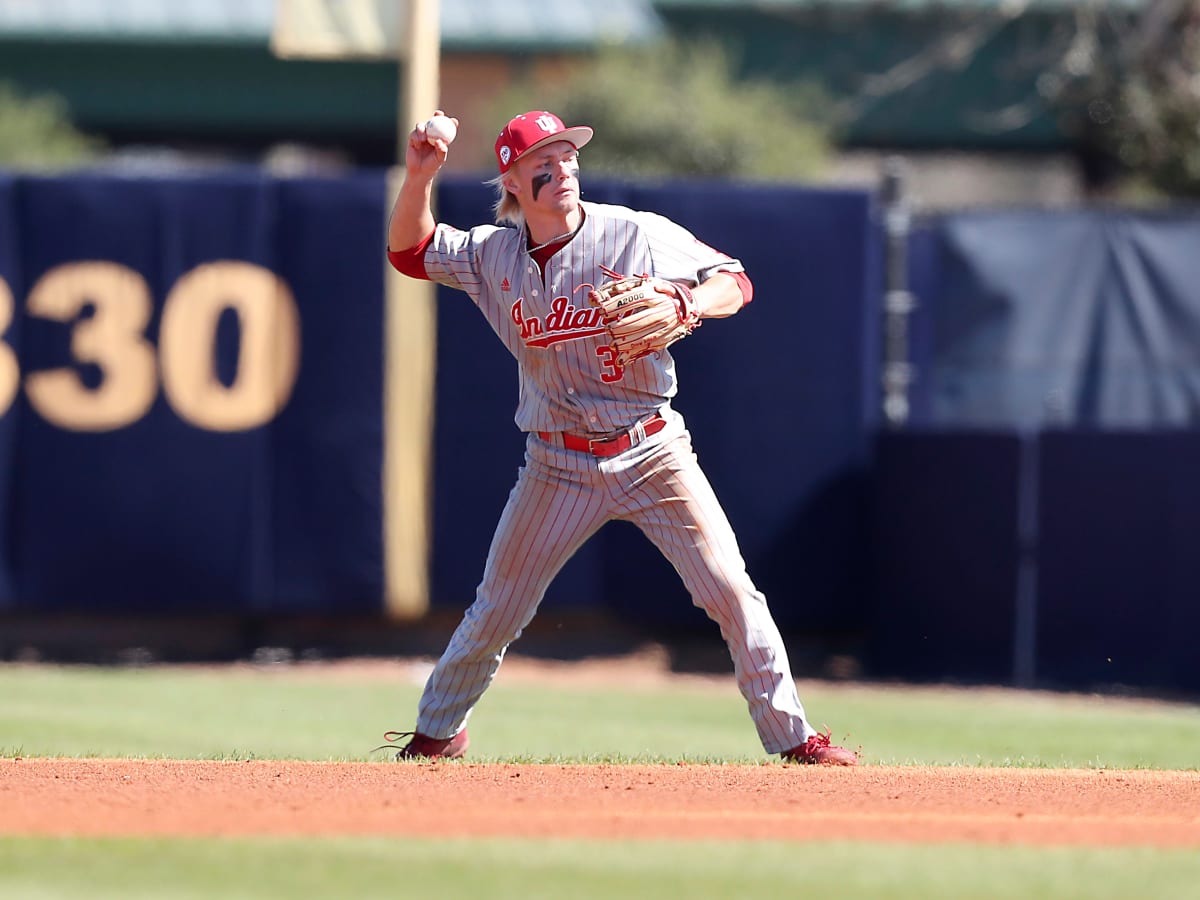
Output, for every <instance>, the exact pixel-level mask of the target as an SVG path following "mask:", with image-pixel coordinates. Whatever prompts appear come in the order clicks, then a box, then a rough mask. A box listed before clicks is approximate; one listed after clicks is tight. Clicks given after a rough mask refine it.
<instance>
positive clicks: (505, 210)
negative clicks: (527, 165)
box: [484, 175, 525, 228]
mask: <svg viewBox="0 0 1200 900" xmlns="http://www.w3.org/2000/svg"><path fill="white" fill-rule="evenodd" d="M507 177H508V176H507V175H497V176H496V177H495V178H490V179H488V180H487V181H486V182H484V183H485V184H490V185H491V186H492V187H494V188H495V189H496V202H495V204H493V206H492V210H493V212H494V213H495V215H496V224H497V225H505V224H511V225H516V226H517V227H518V228H520V227H522V226H523V225H524V224H525V214H524V213H523V212H521V204H520V203H518V202H517V196H516V194H514V193H513V192H512V191H510V190H509V189H508V188H507V187H505V186H504V179H505V178H507Z"/></svg>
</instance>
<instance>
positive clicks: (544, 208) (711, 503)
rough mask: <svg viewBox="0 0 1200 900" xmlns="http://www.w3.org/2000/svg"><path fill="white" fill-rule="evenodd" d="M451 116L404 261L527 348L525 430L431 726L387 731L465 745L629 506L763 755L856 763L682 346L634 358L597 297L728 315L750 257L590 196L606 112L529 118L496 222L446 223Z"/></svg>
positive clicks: (424, 702)
mask: <svg viewBox="0 0 1200 900" xmlns="http://www.w3.org/2000/svg"><path fill="white" fill-rule="evenodd" d="M440 115H442V114H441V113H440V111H439V112H438V113H436V114H435V116H440ZM451 121H452V122H453V126H455V127H454V128H450V127H448V125H449V123H436V124H435V126H434V127H432V128H430V129H428V131H429V132H430V133H429V134H427V127H426V126H427V124H428V123H425V124H418V125H417V126H416V127H415V128H414V129H413V131H412V133H411V134H410V135H409V139H408V146H407V149H406V153H405V167H406V171H405V180H404V183H403V185H402V187H401V189H400V191H399V194H398V196H397V198H396V201H395V206H394V208H393V210H392V214H391V219H390V223H389V228H388V259H389V260H390V262H391V264H392V265H393V266H395V267H396V269H398V270H399V271H400V272H402V273H404V274H405V275H408V276H411V277H413V278H423V279H430V280H433V281H435V282H437V283H439V284H444V285H448V286H449V287H452V288H457V289H458V290H461V291H465V292H466V293H467V295H468V296H470V298H471V300H472V301H474V303H475V304H476V305H477V306H478V307H479V309H480V311H481V312H482V313H483V315H484V316H485V317H486V318H487V321H488V323H489V324H490V325H491V327H492V329H493V330H494V331H495V332H496V334H497V335H498V336H499V338H500V340H501V341H503V342H504V345H505V346H506V347H507V348H508V350H509V352H511V353H512V355H513V356H514V357H515V358H516V361H517V367H518V371H519V375H520V392H519V399H518V402H517V410H516V424H517V427H518V428H519V429H520V430H521V431H523V432H525V433H526V434H527V435H528V437H527V440H526V449H525V465H524V466H523V467H522V468H521V470H520V472H519V474H518V477H517V482H516V485H515V486H514V487H513V489H512V492H511V494H510V495H509V498H508V502H507V505H506V506H505V508H504V511H503V513H502V514H501V517H500V522H499V525H498V527H497V528H496V532H495V536H494V537H493V539H492V544H491V549H490V550H489V552H488V557H487V562H486V564H485V566H484V571H483V578H482V580H481V582H480V583H479V587H478V589H477V591H476V596H475V602H474V603H473V604H472V605H471V606H470V608H469V609H468V610H467V611H466V614H465V615H464V617H463V619H462V622H461V624H460V625H459V626H458V628H457V630H456V631H455V632H454V635H453V637H452V638H451V639H450V642H449V645H448V646H447V648H446V651H445V653H444V654H443V655H442V657H441V659H439V660H438V662H437V665H436V666H435V667H434V670H433V672H432V674H431V675H430V677H429V680H428V682H427V683H426V685H425V689H424V692H423V694H422V697H421V700H420V703H419V706H418V712H417V720H416V726H415V731H411V732H389V733H388V735H387V739H388V740H391V741H395V740H399V739H401V738H408V739H409V740H408V742H407V744H405V745H404V746H403V748H402V749H401V750H400V751H399V752H398V753H397V758H398V759H405V758H416V757H448V758H456V757H461V756H462V755H463V754H464V753H465V752H466V750H467V743H468V738H467V720H468V718H469V716H470V714H471V710H472V709H473V708H474V707H475V705H476V703H477V702H478V701H479V699H480V697H481V696H482V695H483V693H484V691H485V690H487V688H488V686H489V685H490V684H491V682H492V679H493V678H494V677H495V676H496V672H497V670H498V669H499V667H500V663H501V661H502V660H503V658H504V654H505V652H506V650H507V648H508V646H509V645H510V644H511V643H512V642H513V641H514V640H516V639H517V638H518V637H519V636H520V635H521V632H522V631H523V630H524V628H525V627H526V626H527V625H528V624H529V622H530V621H531V620H532V619H533V616H534V614H535V612H536V611H537V608H538V605H539V604H540V603H541V600H542V597H543V596H544V595H545V592H546V589H547V587H548V586H549V585H550V582H551V580H552V579H553V578H554V576H555V575H556V574H557V573H558V571H559V570H560V569H561V568H562V566H563V565H564V564H565V563H566V562H567V560H568V559H569V558H570V557H571V556H572V554H574V553H575V551H576V550H577V549H578V548H579V547H580V546H581V545H582V544H583V543H584V542H585V541H586V540H587V539H588V538H589V537H591V536H592V535H593V534H595V532H596V531H597V530H598V529H599V528H600V527H601V526H602V525H603V524H604V523H605V522H608V521H610V520H612V519H623V520H626V521H629V522H633V523H634V524H636V525H637V526H638V527H639V528H640V529H641V531H642V532H643V533H644V534H645V535H646V536H647V537H648V538H649V539H650V540H651V541H652V542H653V543H654V544H655V546H656V547H657V548H658V549H659V550H660V551H661V552H662V553H663V555H664V556H666V558H667V559H668V560H669V561H670V562H671V563H672V564H673V565H674V567H675V569H676V570H677V571H678V572H679V574H680V577H682V579H683V581H684V583H685V585H686V587H687V589H688V591H689V592H690V593H691V596H692V600H693V602H694V603H695V604H696V605H697V606H699V607H700V608H701V609H703V610H704V612H705V613H707V614H708V616H709V617H710V618H711V619H713V620H714V621H715V622H716V623H717V624H718V625H719V626H720V629H721V634H722V636H723V637H724V638H725V641H726V643H727V644H728V646H729V652H730V654H731V656H732V658H733V664H734V672H735V676H736V679H737V684H738V688H739V689H740V690H741V693H742V696H743V697H745V698H746V702H747V704H748V705H749V711H750V716H751V718H752V719H753V721H754V725H755V728H756V729H757V731H758V736H759V738H760V740H761V741H762V745H763V748H764V749H765V750H766V752H767V753H769V754H779V755H780V756H781V757H782V758H783V759H784V760H785V761H791V762H803V763H819V764H832V765H855V764H856V763H857V757H856V755H855V754H854V753H853V752H852V751H850V750H848V749H846V748H843V747H838V746H834V745H831V744H830V741H829V734H828V731H826V733H824V734H821V733H819V732H817V731H816V729H814V728H813V727H812V725H810V724H809V721H808V719H807V717H806V716H805V712H804V708H803V707H802V706H801V703H800V699H799V697H798V696H797V693H796V686H795V682H794V680H793V677H792V674H791V670H790V666H789V663H788V659H787V653H786V650H785V647H784V644H783V641H782V639H781V637H780V634H779V630H778V628H777V627H776V625H775V622H774V620H773V618H772V617H771V613H770V611H769V610H768V608H767V603H766V599H765V598H764V596H763V595H762V594H761V593H760V592H759V591H758V590H756V589H755V586H754V584H753V582H752V581H751V580H750V576H749V575H748V574H747V572H746V565H745V562H744V561H743V560H742V556H741V552H740V550H739V549H738V543H737V539H736V537H735V536H734V532H733V530H732V528H731V527H730V524H729V522H728V520H727V518H726V516H725V513H724V511H723V510H722V508H721V505H720V503H719V502H718V501H717V498H716V496H715V495H714V493H713V490H712V488H711V487H710V485H709V482H708V479H707V478H706V477H705V475H704V473H703V472H702V471H701V468H700V465H699V463H698V462H697V460H696V456H695V453H694V452H693V450H692V441H691V436H690V434H689V433H688V431H687V428H686V426H685V424H684V421H683V418H682V417H681V415H680V414H679V413H678V412H676V411H675V410H674V409H673V408H672V406H671V399H672V398H673V397H674V396H675V393H676V379H675V363H674V360H673V359H672V357H671V355H670V352H669V351H668V350H667V349H665V347H664V348H662V349H659V350H656V351H655V352H648V353H644V354H643V355H640V356H638V357H637V358H635V359H632V361H630V360H628V358H627V356H626V355H623V354H621V353H619V352H618V350H617V349H616V348H614V347H613V346H612V345H611V343H610V341H611V335H610V332H609V330H608V328H606V320H605V317H604V316H603V315H602V313H601V311H600V310H599V309H597V308H594V307H592V306H590V305H589V303H588V300H587V297H588V294H589V292H590V291H592V290H593V289H594V288H595V287H596V286H597V285H601V284H602V283H604V282H605V281H606V280H609V279H611V278H612V276H613V275H615V274H619V273H644V274H647V275H650V276H653V279H654V280H653V282H652V286H653V291H652V294H653V296H654V297H656V298H658V299H662V297H667V298H668V300H667V301H666V302H669V303H672V304H678V305H679V308H680V309H682V308H683V306H684V303H685V300H686V303H687V304H688V309H689V310H691V311H692V312H693V313H694V315H695V317H696V319H697V321H698V320H702V319H712V318H723V317H726V316H731V315H733V314H734V313H736V312H738V310H740V309H741V308H742V307H743V306H744V305H745V304H746V303H748V302H749V301H750V299H751V296H752V292H753V288H752V286H751V283H750V280H749V278H748V277H747V275H746V273H745V272H744V271H743V268H742V265H741V263H739V262H738V261H737V260H736V259H733V258H732V257H730V256H727V255H726V254H724V253H721V252H719V251H717V250H714V249H713V248H711V247H708V246H706V245H705V244H704V243H702V242H701V241H699V240H697V239H696V238H695V237H693V235H692V234H690V233H689V232H688V231H687V230H685V229H684V228H682V227H681V226H679V225H677V224H675V223H674V222H672V221H670V220H668V219H666V218H664V217H662V216H659V215H656V214H653V213H648V212H639V211H635V210H632V209H627V208H625V207H620V206H611V205H601V204H597V203H591V202H587V201H583V200H581V199H580V185H579V151H580V149H581V148H583V147H584V146H585V145H586V144H587V143H588V141H590V140H591V138H592V134H593V132H592V129H591V128H589V127H587V126H582V125H579V126H574V127H570V128H568V127H566V126H565V125H564V124H563V122H562V120H561V119H559V118H558V117H557V116H555V115H553V114H551V113H549V112H546V111H533V112H528V113H525V114H524V115H519V116H516V117H515V118H514V119H512V120H511V121H510V122H509V123H508V125H507V126H505V128H504V130H503V131H501V132H500V135H499V137H498V138H497V139H496V144H495V151H496V162H497V165H498V167H499V174H498V176H497V177H496V178H494V179H493V180H492V182H491V183H492V184H493V185H494V186H495V188H496V196H497V201H496V205H495V219H496V223H497V224H495V225H478V226H476V227H474V228H471V229H470V230H467V231H463V230H460V229H458V228H454V227H452V226H450V225H447V224H445V223H441V224H439V223H437V222H435V220H434V217H433V213H432V211H431V209H430V202H429V201H430V196H431V192H432V184H433V180H434V177H435V176H436V175H437V173H438V171H439V170H440V169H441V167H442V165H443V164H444V163H445V161H446V156H447V153H448V150H449V145H448V143H447V141H446V140H443V139H441V138H439V137H435V136H434V134H435V133H441V134H445V133H447V131H449V133H451V134H453V133H454V132H455V129H456V126H457V124H458V122H457V120H451ZM442 125H446V126H447V127H446V128H443V127H440V126H442ZM619 360H624V363H623V364H622V362H619Z"/></svg>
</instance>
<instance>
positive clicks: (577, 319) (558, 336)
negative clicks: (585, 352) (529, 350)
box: [509, 297, 605, 347]
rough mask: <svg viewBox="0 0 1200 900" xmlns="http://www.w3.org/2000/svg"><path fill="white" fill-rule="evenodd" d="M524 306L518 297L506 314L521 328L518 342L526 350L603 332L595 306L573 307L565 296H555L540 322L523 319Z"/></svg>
mask: <svg viewBox="0 0 1200 900" xmlns="http://www.w3.org/2000/svg"><path fill="white" fill-rule="evenodd" d="M524 303H525V298H524V297H520V298H518V299H517V301H516V302H515V303H514V304H513V305H512V308H511V309H510V310H509V315H510V316H511V317H512V320H513V323H514V324H515V325H516V326H517V327H518V328H520V329H521V340H523V341H524V342H525V345H526V346H527V347H549V346H550V345H551V344H557V343H558V342H559V341H577V340H579V339H580V338H586V337H593V336H594V335H598V334H604V333H605V332H604V320H603V317H602V311H601V310H599V309H596V308H594V307H590V306H585V307H579V306H575V304H573V303H572V302H571V301H570V299H569V298H567V297H555V298H554V300H552V301H551V303H550V314H549V315H548V316H546V318H545V319H542V318H541V317H540V316H530V317H529V318H526V317H525V313H524V311H523V306H524Z"/></svg>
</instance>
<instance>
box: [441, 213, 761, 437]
mask: <svg viewBox="0 0 1200 900" xmlns="http://www.w3.org/2000/svg"><path fill="white" fill-rule="evenodd" d="M580 205H581V207H582V209H583V211H584V219H583V223H582V225H581V227H580V230H579V232H578V233H577V234H576V235H575V236H574V238H573V239H572V240H571V241H570V242H569V243H568V244H567V245H566V246H565V247H563V248H562V249H561V250H559V251H558V253H556V254H555V255H554V256H553V257H551V258H550V260H549V261H548V263H547V264H546V271H545V273H542V272H541V271H539V269H538V266H537V264H536V263H535V262H534V261H533V259H532V258H531V257H530V256H529V254H527V253H526V252H525V246H524V242H525V234H524V231H523V230H518V229H515V228H500V227H497V226H492V225H480V226H477V227H475V228H472V229H471V230H470V231H461V230H459V229H456V228H452V227H450V226H448V225H445V224H440V225H438V227H437V231H436V233H435V235H434V239H433V241H432V242H431V243H430V245H429V247H428V249H427V250H426V251H425V271H426V273H427V274H428V276H429V277H430V278H431V279H432V280H434V281H437V282H440V283H442V284H446V285H449V286H450V287H454V288H459V289H460V290H463V291H466V292H467V294H469V295H470V297H471V299H472V300H474V301H475V303H476V304H477V305H478V306H479V308H480V310H481V311H482V312H483V314H484V316H485V317H486V318H487V320H488V322H489V323H490V324H491V326H492V328H493V329H494V330H495V332H496V334H497V335H498V336H499V337H500V340H502V341H503V342H504V345H505V346H506V347H507V348H508V350H509V352H510V353H512V354H513V356H514V357H516V359H517V362H518V367H519V372H520V379H521V384H520V388H521V389H520V399H519V401H518V405H517V411H516V417H515V418H516V423H517V427H518V428H519V429H521V430H522V431H570V432H576V433H586V432H593V433H607V432H611V431H614V430H617V429H620V428H628V427H629V426H630V425H631V424H633V423H634V422H636V421H638V420H639V419H642V418H644V417H645V416H647V415H649V414H651V413H653V412H654V411H655V410H657V409H658V408H659V407H661V406H662V404H663V402H664V401H665V400H669V399H670V398H672V397H674V396H675V393H676V390H677V385H676V380H675V362H674V360H673V359H672V357H671V355H670V353H669V352H668V351H663V352H661V353H657V354H652V355H650V356H648V357H644V358H642V359H639V360H638V361H637V362H635V363H634V364H632V365H630V366H627V367H624V368H622V367H619V366H617V365H616V362H615V354H614V353H613V351H612V349H611V348H610V347H609V346H608V344H607V340H606V336H605V331H604V326H603V323H602V322H601V319H600V313H599V311H598V310H596V309H594V308H593V307H591V306H590V305H589V304H588V301H587V292H588V290H589V289H590V288H591V287H593V286H595V285H597V284H600V283H602V282H603V281H605V280H606V279H607V277H608V276H606V275H605V274H604V272H603V271H602V269H601V268H600V267H601V266H606V267H608V268H609V269H611V270H613V271H616V272H620V273H622V274H639V275H641V274H647V275H655V276H657V277H659V278H665V279H667V280H669V281H682V282H686V283H688V284H691V285H696V284H699V283H700V282H703V281H704V280H706V279H707V278H708V277H709V276H711V275H712V274H714V273H716V272H740V271H742V265H741V263H739V262H738V261H737V260H735V259H732V258H731V257H729V256H727V255H725V254H723V253H720V252H719V251H717V250H714V249H712V248H711V247H708V246H706V245H705V244H703V243H701V242H700V241H699V240H697V239H696V238H695V237H694V236H693V235H692V234H691V233H690V232H689V231H687V229H685V228H683V227H681V226H679V225H677V224H675V223H674V222H672V221H670V220H669V219H666V218H664V217H662V216H659V215H656V214H654V213H647V212H638V211H635V210H631V209H627V208H625V207H623V206H611V205H605V204H596V203H586V202H585V203H581V204H580Z"/></svg>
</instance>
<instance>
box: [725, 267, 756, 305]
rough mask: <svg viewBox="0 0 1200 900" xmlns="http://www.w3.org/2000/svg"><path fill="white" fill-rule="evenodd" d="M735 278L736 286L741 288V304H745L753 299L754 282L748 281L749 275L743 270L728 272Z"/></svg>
mask: <svg viewBox="0 0 1200 900" xmlns="http://www.w3.org/2000/svg"><path fill="white" fill-rule="evenodd" d="M727 274H729V275H732V276H733V277H734V278H735V279H737V283H738V287H740V288H741V289H742V306H745V305H746V304H747V303H749V302H750V301H751V300H753V299H754V284H753V283H752V282H751V281H750V276H749V275H747V274H746V273H745V272H729V273H727Z"/></svg>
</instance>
